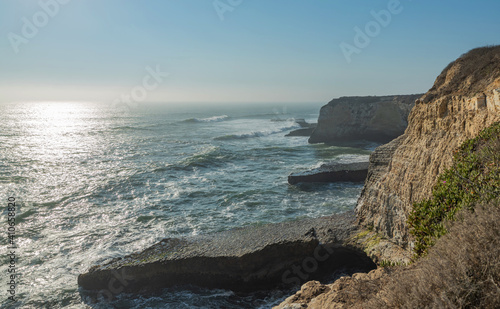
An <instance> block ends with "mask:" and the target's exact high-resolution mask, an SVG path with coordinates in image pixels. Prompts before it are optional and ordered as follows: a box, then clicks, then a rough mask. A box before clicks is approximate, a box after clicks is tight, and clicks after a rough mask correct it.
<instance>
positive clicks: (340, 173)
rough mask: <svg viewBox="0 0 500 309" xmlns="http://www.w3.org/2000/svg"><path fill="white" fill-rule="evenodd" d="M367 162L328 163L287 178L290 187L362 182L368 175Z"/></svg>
mask: <svg viewBox="0 0 500 309" xmlns="http://www.w3.org/2000/svg"><path fill="white" fill-rule="evenodd" d="M368 165H369V163H368V162H359V163H328V164H323V165H321V166H320V167H319V168H315V169H312V170H309V171H305V172H299V173H292V174H290V175H289V176H288V183H289V184H291V185H294V184H297V183H300V182H364V181H365V179H366V176H367V174H368Z"/></svg>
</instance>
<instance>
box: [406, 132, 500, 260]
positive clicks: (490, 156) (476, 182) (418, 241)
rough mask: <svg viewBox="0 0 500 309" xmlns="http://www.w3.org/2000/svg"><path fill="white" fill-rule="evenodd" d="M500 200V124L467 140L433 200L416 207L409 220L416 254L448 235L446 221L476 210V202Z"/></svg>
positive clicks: (421, 252)
mask: <svg viewBox="0 0 500 309" xmlns="http://www.w3.org/2000/svg"><path fill="white" fill-rule="evenodd" d="M499 196H500V123H495V124H494V125H492V126H490V127H489V128H487V129H485V130H483V131H482V132H481V133H480V134H479V135H478V136H477V137H476V138H473V139H470V140H467V141H466V142H464V143H463V144H462V145H461V147H460V148H459V149H458V150H457V152H456V153H455V154H454V158H453V165H452V167H451V168H450V169H448V170H446V171H445V172H444V173H442V174H441V175H440V176H439V178H438V181H437V184H436V185H435V187H434V188H433V192H432V198H431V199H429V200H424V201H422V202H420V203H415V204H414V205H413V211H412V212H411V214H410V216H409V218H408V224H409V226H410V233H411V234H412V235H413V236H415V248H414V250H415V253H416V254H417V255H418V256H421V255H424V254H426V253H427V250H428V248H429V247H431V246H433V245H434V244H435V242H436V240H437V239H438V238H439V237H441V236H442V235H444V234H446V233H447V230H446V227H445V224H444V223H445V221H446V220H454V218H455V215H456V213H457V212H458V211H459V210H461V209H469V210H470V211H473V210H474V205H475V204H476V203H477V202H482V201H490V200H492V199H494V198H496V197H499Z"/></svg>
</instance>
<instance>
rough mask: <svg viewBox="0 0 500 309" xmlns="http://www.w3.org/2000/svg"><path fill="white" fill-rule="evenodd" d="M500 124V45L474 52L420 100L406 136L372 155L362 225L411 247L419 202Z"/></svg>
mask: <svg viewBox="0 0 500 309" xmlns="http://www.w3.org/2000/svg"><path fill="white" fill-rule="evenodd" d="M499 120H500V46H495V47H484V48H478V49H474V50H471V51H470V52H468V53H466V54H464V55H462V56H461V57H460V58H458V59H457V60H456V61H454V62H452V63H450V64H449V65H448V66H447V67H446V68H445V69H444V70H443V72H442V73H441V74H440V75H439V76H438V77H437V79H436V81H435V83H434V86H433V87H432V88H431V89H430V90H429V91H428V92H427V93H426V94H425V95H424V96H422V97H421V98H420V99H418V100H417V101H416V105H415V107H414V108H413V109H412V111H411V113H410V116H409V125H408V128H407V129H406V131H405V133H404V134H403V135H402V136H400V137H399V138H397V139H395V140H393V141H391V142H390V143H388V144H386V145H383V146H380V147H379V148H377V149H376V150H375V151H374V153H373V154H372V155H371V156H370V167H369V171H368V177H367V180H366V182H365V187H364V189H363V191H362V193H361V196H360V198H359V200H358V205H357V208H356V213H357V217H358V221H359V223H360V224H361V225H362V226H365V227H368V228H370V229H371V228H373V230H374V231H375V232H378V233H380V234H382V235H384V236H386V237H388V238H389V239H391V240H392V241H394V242H395V243H397V244H398V245H401V246H403V247H407V246H408V244H411V240H410V238H409V236H408V235H409V234H408V227H407V223H406V221H407V217H408V214H409V213H410V211H411V209H412V205H413V203H414V202H419V201H421V200H423V199H426V198H429V197H430V194H431V190H432V187H433V186H434V185H435V182H436V179H437V176H438V175H439V174H440V173H441V172H443V171H444V170H445V169H446V168H449V167H450V165H451V162H452V157H453V153H454V151H455V150H456V149H457V147H458V146H459V145H460V144H461V143H462V142H464V141H465V140H466V139H470V138H472V137H474V136H476V135H477V134H478V133H479V132H480V131H481V130H482V129H484V128H486V127H488V126H489V125H491V124H493V123H494V122H496V121H499Z"/></svg>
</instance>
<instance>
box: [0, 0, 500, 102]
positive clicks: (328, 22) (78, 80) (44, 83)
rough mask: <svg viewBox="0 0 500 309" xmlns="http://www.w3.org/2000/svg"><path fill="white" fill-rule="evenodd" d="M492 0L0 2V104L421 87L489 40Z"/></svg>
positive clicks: (262, 97) (291, 97)
mask: <svg viewBox="0 0 500 309" xmlns="http://www.w3.org/2000/svg"><path fill="white" fill-rule="evenodd" d="M499 12H500V1H498V0H476V1H472V0H470V1H465V0H440V1H436V0H413V1H412V0H370V1H368V0H367V1H360V0H349V1H346V0H331V1H320V0H315V1H313V0H309V1H305V0H302V1H299V0H215V1H214V0H182V1H181V0H142V1H139V0H105V1H104V0H40V1H35V0H2V1H0V102H10V101H97V102H125V101H132V102H145V101H147V102H163V103H171V102H181V103H183V102H197V103H199V102H202V103H203V102H229V103H238V102H280V103H281V102H328V101H329V100H331V99H332V98H336V97H340V96H353V95H392V94H411V93H423V92H426V91H427V90H428V89H429V88H430V87H431V86H432V84H433V82H434V80H435V78H436V77H437V75H438V74H439V73H440V72H441V71H442V70H443V68H444V67H445V66H446V65H447V64H448V63H450V62H451V61H453V60H454V59H456V58H457V57H459V56H460V55H461V54H463V53H465V52H467V51H468V50H470V49H472V48H475V47H480V46H485V45H497V44H500V18H498V13H499Z"/></svg>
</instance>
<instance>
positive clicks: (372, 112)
mask: <svg viewBox="0 0 500 309" xmlns="http://www.w3.org/2000/svg"><path fill="white" fill-rule="evenodd" d="M421 96H422V95H421V94H415V95H397V96H381V97H377V96H368V97H341V98H338V99H334V100H332V101H330V102H329V103H328V104H327V105H325V106H323V107H322V108H321V110H320V113H319V117H318V125H317V127H316V129H315V130H314V131H313V133H312V135H311V137H310V138H309V143H329V142H337V141H351V140H360V139H361V140H369V141H376V142H388V141H390V140H392V139H393V138H396V137H398V136H399V135H401V134H403V132H404V130H405V129H406V126H407V125H408V122H407V119H408V114H409V113H410V110H411V109H412V107H413V106H414V104H415V100H416V99H418V98H419V97H421Z"/></svg>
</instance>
